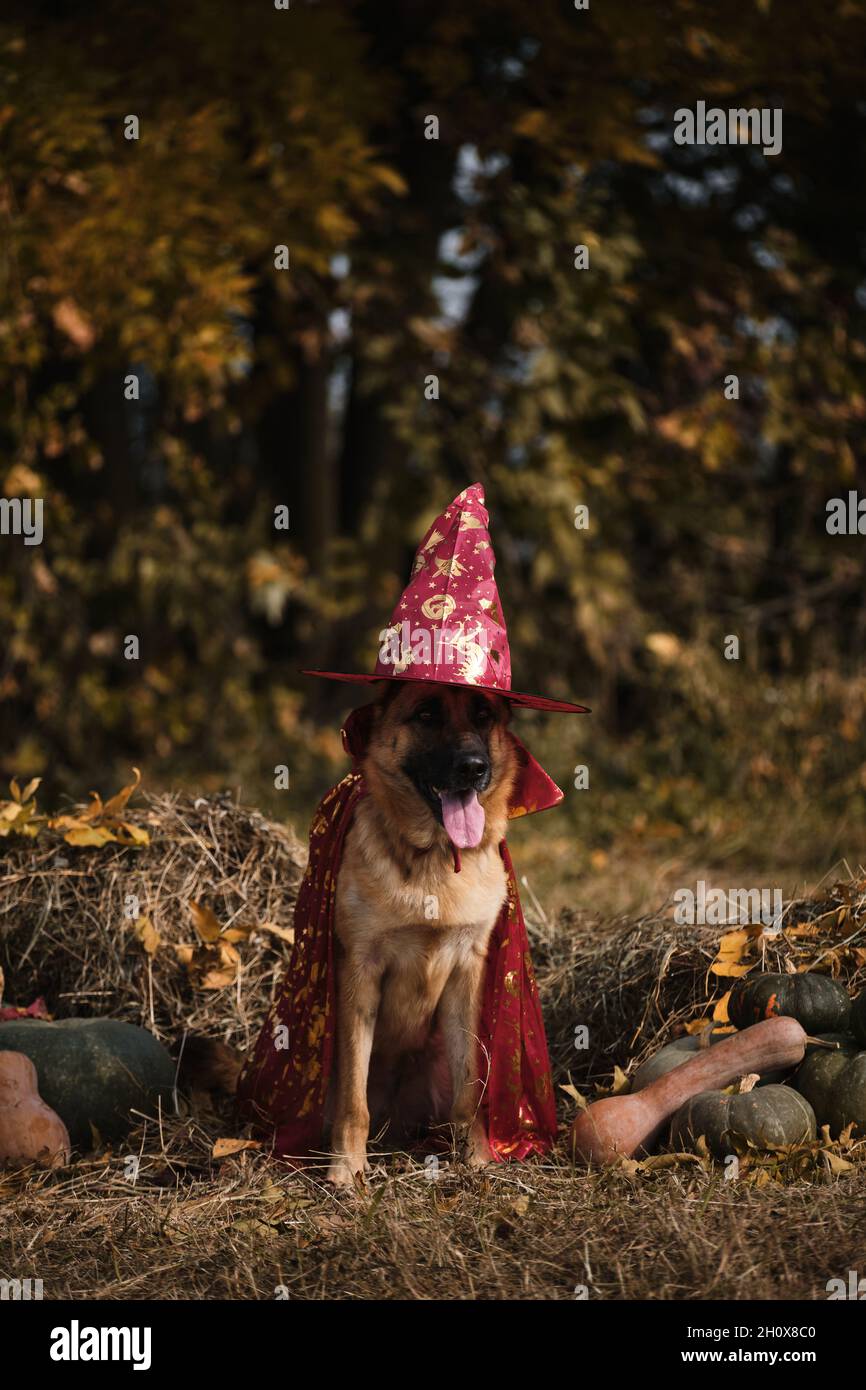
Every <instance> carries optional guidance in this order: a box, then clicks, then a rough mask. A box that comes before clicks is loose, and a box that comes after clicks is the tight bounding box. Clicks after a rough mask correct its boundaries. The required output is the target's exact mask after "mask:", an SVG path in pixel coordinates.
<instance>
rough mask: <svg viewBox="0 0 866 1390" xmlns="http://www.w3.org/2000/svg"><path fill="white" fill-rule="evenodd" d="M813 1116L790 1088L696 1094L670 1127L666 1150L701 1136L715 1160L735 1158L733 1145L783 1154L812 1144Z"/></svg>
mask: <svg viewBox="0 0 866 1390" xmlns="http://www.w3.org/2000/svg"><path fill="white" fill-rule="evenodd" d="M816 1132H817V1130H816V1126H815V1112H814V1110H813V1109H812V1107H811V1105H810V1104H809V1102H808V1101H807V1100H805V1099H804V1097H803V1096H802V1095H800V1093H799V1092H798V1091H795V1090H792V1088H791V1087H790V1086H764V1087H761V1088H758V1087H756V1088H755V1089H754V1090H753V1091H747V1092H744V1093H743V1094H741V1095H733V1096H731V1095H726V1094H725V1092H724V1091H701V1092H700V1093H699V1094H698V1095H696V1096H692V1098H691V1100H687V1101H686V1103H685V1105H683V1106H681V1107H680V1109H679V1110H678V1111H677V1113H676V1114H675V1115H674V1118H673V1121H672V1122H671V1144H672V1146H673V1147H674V1148H677V1149H682V1148H686V1147H687V1146H690V1145H692V1144H694V1143H695V1142H696V1140H697V1139H699V1138H700V1136H701V1135H703V1136H704V1138H705V1140H706V1143H707V1148H708V1149H709V1151H710V1153H711V1154H714V1155H715V1157H716V1158H724V1157H725V1156H726V1155H727V1154H729V1153H733V1152H736V1143H737V1140H740V1141H743V1140H745V1141H747V1142H748V1143H749V1144H751V1145H753V1146H754V1148H756V1149H782V1148H786V1147H787V1146H788V1145H789V1144H801V1143H804V1142H805V1141H806V1140H808V1139H814V1138H815V1134H816Z"/></svg>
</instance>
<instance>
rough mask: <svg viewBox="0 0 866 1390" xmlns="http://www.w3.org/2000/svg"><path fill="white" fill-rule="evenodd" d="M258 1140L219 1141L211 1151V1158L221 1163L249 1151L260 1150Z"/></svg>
mask: <svg viewBox="0 0 866 1390" xmlns="http://www.w3.org/2000/svg"><path fill="white" fill-rule="evenodd" d="M261 1147H262V1146H261V1144H260V1142H259V1141H258V1139H217V1140H216V1142H215V1144H214V1146H213V1149H212V1151H211V1158H212V1159H213V1160H214V1161H215V1162H219V1160H220V1159H221V1158H232V1157H233V1156H234V1155H235V1154H239V1153H243V1152H244V1151H245V1150H247V1149H260V1148H261Z"/></svg>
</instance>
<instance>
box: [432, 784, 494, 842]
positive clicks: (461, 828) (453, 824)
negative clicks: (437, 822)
mask: <svg viewBox="0 0 866 1390" xmlns="http://www.w3.org/2000/svg"><path fill="white" fill-rule="evenodd" d="M439 799H440V801H441V802H442V821H443V824H444V826H445V831H446V833H447V835H448V839H449V840H450V841H451V843H452V845H456V846H457V848H458V849H474V848H475V846H476V845H480V843H481V836H482V835H483V834H484V807H483V806H482V805H481V803H480V801H479V800H478V793H477V792H462V793H458V792H440V794H439Z"/></svg>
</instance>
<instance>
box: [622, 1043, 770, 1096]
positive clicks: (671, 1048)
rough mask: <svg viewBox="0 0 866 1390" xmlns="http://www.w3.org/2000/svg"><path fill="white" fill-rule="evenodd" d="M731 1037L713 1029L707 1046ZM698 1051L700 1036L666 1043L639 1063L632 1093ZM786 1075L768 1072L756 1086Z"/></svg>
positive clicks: (632, 1084) (767, 1084) (767, 1083)
mask: <svg viewBox="0 0 866 1390" xmlns="http://www.w3.org/2000/svg"><path fill="white" fill-rule="evenodd" d="M731 1037H733V1033H730V1032H724V1031H723V1030H721V1029H718V1030H717V1029H715V1028H714V1029H713V1030H712V1032H711V1033H710V1041H709V1045H710V1047H712V1046H713V1044H714V1043H718V1042H723V1041H724V1039H725V1038H731ZM700 1051H701V1035H695V1034H692V1035H691V1036H687V1037H683V1038H675V1039H674V1041H673V1042H670V1043H666V1044H665V1046H664V1047H660V1048H659V1050H658V1052H654V1053H653V1055H652V1056H651V1057H648V1058H647V1059H646V1061H645V1062H641V1064H640V1066H639V1067H638V1069H637V1071H636V1072H635V1073H634V1076H633V1077H632V1079H631V1090H632V1093H634V1092H635V1091H642V1090H643V1089H644V1087H646V1086H649V1085H651V1084H652V1082H653V1081H657V1080H658V1078H659V1077H660V1076H667V1074H668V1072H669V1071H673V1070H674V1068H675V1067H681V1066H682V1064H683V1062H688V1061H690V1059H691V1058H692V1057H694V1055H695V1053H696V1052H700ZM787 1075H788V1071H768V1072H766V1073H765V1074H764V1075H763V1076H762V1077H761V1079H760V1081H759V1082H758V1085H759V1086H771V1085H773V1084H774V1083H775V1082H777V1081H782V1080H783V1079H784V1078H785V1077H786V1076H787Z"/></svg>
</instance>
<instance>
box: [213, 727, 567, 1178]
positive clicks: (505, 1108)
mask: <svg viewBox="0 0 866 1390" xmlns="http://www.w3.org/2000/svg"><path fill="white" fill-rule="evenodd" d="M365 717H366V711H365V710H357V711H355V714H354V715H353V716H351V717H350V719H349V720H348V721H347V725H346V728H345V730H344V742H345V744H346V747H347V749H348V751H350V752H353V753H354V754H355V755H356V759H357V758H358V757H359V755H360V754H361V753H362V750H363V746H364V743H365V737H364V734H365V728H364V720H365ZM510 737H511V738H513V739H514V743H515V745H516V748H517V751H518V756H519V758H520V764H521V771H520V776H519V778H518V783H517V787H516V789H515V795H514V797H513V798H512V806H511V811H510V814H511V815H525V814H527V813H528V812H531V811H535V810H542V809H544V807H545V806H550V805H554V804H555V803H556V802H557V801H560V800H561V799H562V792H561V791H560V790H559V788H558V787H557V786H556V785H555V784H554V783H553V782H552V781H551V779H550V778H549V777H548V776H547V773H545V772H544V771H543V769H542V768H541V767H539V765H538V763H537V762H536V761H535V759H534V758H532V756H531V755H530V754H529V753H528V752H527V750H526V749H525V748H524V747H523V745H522V744H521V743H520V741H519V739H517V738H514V735H513V734H512V735H510ZM365 794H366V788H365V785H364V779H363V776H362V775H361V773H360V771H358V770H357V768H356V770H355V771H353V772H350V773H349V774H348V776H346V777H344V778H343V780H342V781H341V782H339V783H338V784H337V786H336V787H332V789H331V790H330V791H329V792H328V794H327V796H326V797H325V798H324V799H323V801H322V802H321V803H320V805H319V807H318V809H317V810H316V813H315V815H314V817H313V823H312V826H311V828H310V858H309V864H308V866H307V871H306V873H305V875H304V879H303V882H302V884H301V888H300V891H299V893H298V902H297V906H296V908H295V944H294V951H293V954H292V959H291V962H290V964H289V968H288V970H287V972H286V975H285V977H284V979H283V982H282V986H281V988H280V992H279V994H278V996H277V998H276V999H275V1000H274V1003H273V1005H272V1006H271V1010H270V1013H269V1014H268V1017H267V1019H266V1020H265V1023H264V1026H263V1028H262V1031H261V1033H260V1034H259V1037H258V1041H257V1042H256V1045H255V1047H254V1048H253V1050H252V1052H251V1053H250V1054H249V1056H248V1058H247V1061H246V1063H245V1065H244V1069H243V1072H242V1074H241V1079H240V1083H239V1087H238V1099H239V1102H240V1105H241V1110H242V1113H243V1114H244V1116H245V1118H247V1119H249V1120H252V1121H253V1122H254V1123H256V1124H257V1125H258V1126H259V1127H260V1128H264V1129H265V1130H266V1131H269V1132H270V1133H272V1134H273V1140H274V1151H275V1152H276V1153H277V1154H280V1155H283V1156H286V1157H289V1156H291V1157H298V1158H301V1157H306V1156H307V1155H309V1154H310V1153H311V1152H319V1153H322V1152H324V1151H325V1138H324V1114H325V1100H326V1097H327V1093H328V1084H329V1081H330V1078H331V1068H332V1066H333V1063H334V1029H335V1022H336V1012H335V987H334V974H335V972H334V905H335V901H336V886H337V874H338V872H339V868H340V862H341V859H342V853H343V844H344V841H345V838H346V832H347V831H348V829H349V826H350V825H351V822H352V817H353V814H354V810H355V807H356V806H357V804H358V801H359V800H360V798H361V797H362V796H364V795H365ZM499 848H500V853H501V855H502V858H503V861H504V863H505V871H506V875H507V880H508V896H507V898H506V901H505V903H504V905H503V908H502V911H501V912H500V914H499V917H498V919H497V921H496V924H495V926H494V928H493V932H492V934H491V938H490V944H489V947H488V952H487V969H486V975H485V981H484V993H483V999H482V1008H481V1021H480V1028H479V1048H478V1067H479V1072H478V1074H479V1076H481V1077H484V1078H486V1086H485V1090H484V1095H483V1099H482V1102H481V1109H482V1114H483V1117H484V1120H485V1125H486V1129H487V1134H488V1138H489V1141H490V1147H491V1149H492V1151H493V1154H494V1156H495V1158H496V1159H498V1160H502V1159H507V1158H515V1159H522V1158H525V1157H527V1155H528V1154H531V1153H545V1152H546V1151H547V1150H548V1149H549V1148H550V1146H551V1144H552V1143H553V1141H554V1139H555V1137H556V1105H555V1102H554V1096H553V1082H552V1078H551V1073H550V1060H549V1058H548V1053H547V1041H546V1038H545V1036H544V1023H543V1021H542V1017H541V1007H540V1004H539V999H538V989H537V986H536V983H535V976H534V974H533V971H532V963H531V961H530V958H529V942H528V940H527V936H526V924H525V922H524V920H523V912H522V910H521V907H520V898H519V895H518V892H517V881H516V879H515V876H514V869H513V866H512V863H511V856H510V855H509V853H508V848H507V846H506V844H505V841H504V840H503V841H502V843H501V845H500V847H499Z"/></svg>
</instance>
